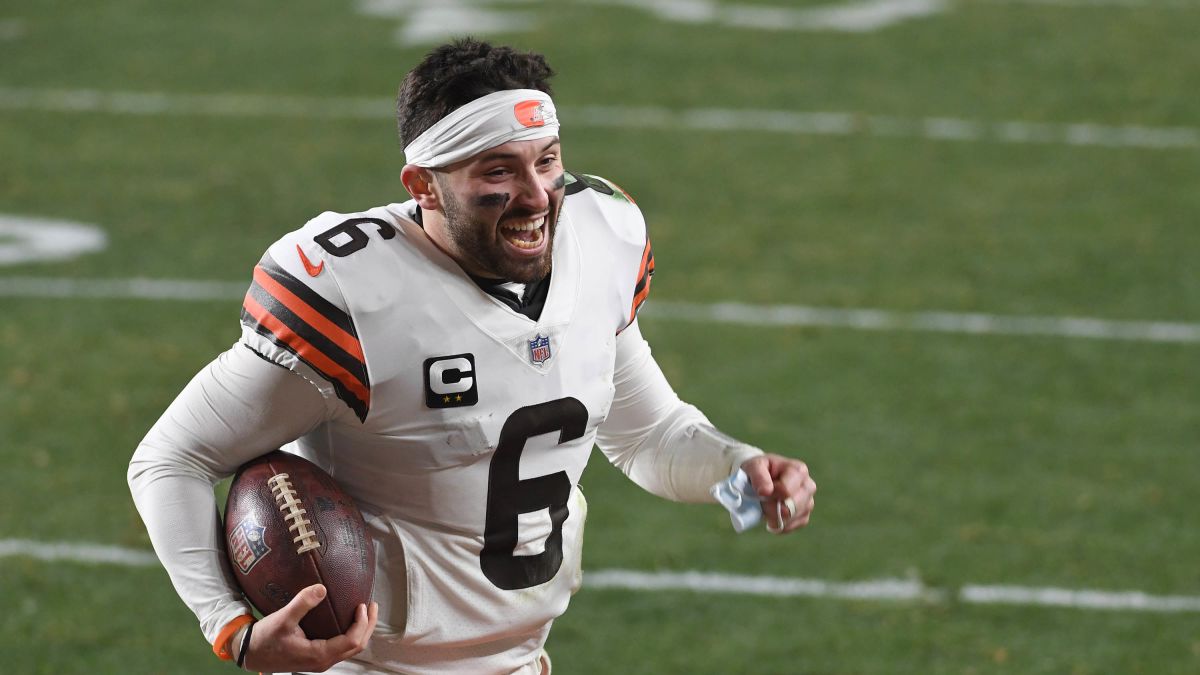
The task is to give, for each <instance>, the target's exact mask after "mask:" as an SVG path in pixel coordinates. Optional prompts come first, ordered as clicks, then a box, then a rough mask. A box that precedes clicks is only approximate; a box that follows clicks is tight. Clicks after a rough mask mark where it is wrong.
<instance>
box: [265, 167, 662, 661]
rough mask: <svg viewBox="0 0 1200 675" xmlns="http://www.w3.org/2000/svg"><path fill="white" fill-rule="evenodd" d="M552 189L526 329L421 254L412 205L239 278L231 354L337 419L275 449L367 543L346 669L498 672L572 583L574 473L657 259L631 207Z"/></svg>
mask: <svg viewBox="0 0 1200 675" xmlns="http://www.w3.org/2000/svg"><path fill="white" fill-rule="evenodd" d="M567 179H568V184H567V188H566V193H567V196H566V197H565V198H564V202H563V206H562V210H561V217H560V220H559V222H558V227H557V232H556V234H555V236H554V242H553V243H554V248H553V272H552V276H551V280H550V288H549V293H548V296H547V298H546V302H545V306H544V308H543V310H542V313H541V316H540V318H539V319H538V320H536V321H534V320H532V319H530V318H528V317H525V316H522V315H520V314H518V313H516V312H514V311H513V310H511V309H510V308H509V307H507V306H505V305H504V304H503V303H502V302H501V301H499V300H498V299H496V298H494V297H492V296H491V295H488V294H487V293H485V292H484V291H482V290H481V289H480V288H479V286H478V285H476V283H475V282H474V281H472V280H471V278H470V277H468V276H467V275H466V274H465V273H464V272H463V271H462V270H461V268H459V266H458V265H457V264H456V263H455V262H454V261H453V260H452V259H450V258H449V257H448V256H446V255H445V254H444V253H442V252H441V251H440V250H439V249H438V248H437V247H435V246H434V245H433V244H432V242H430V240H429V239H428V238H427V237H426V236H425V234H424V232H423V231H422V230H421V228H420V226H419V225H418V224H417V223H416V222H414V220H413V217H414V214H415V212H416V209H417V207H416V205H415V203H414V202H408V203H405V204H392V205H388V206H384V207H380V208H375V209H371V210H369V211H365V212H362V213H354V214H339V213H331V212H327V213H324V214H322V215H320V216H318V217H317V218H315V219H313V220H312V221H310V222H309V223H308V224H306V225H305V226H304V227H303V228H301V229H300V230H297V231H295V232H292V233H290V234H288V235H287V236H285V237H283V238H282V239H281V240H279V241H278V242H276V243H275V244H274V245H272V246H271V247H270V249H269V250H268V252H267V254H266V255H265V256H264V257H263V259H262V261H261V262H260V263H259V265H258V266H257V267H256V268H255V270H254V284H253V285H252V287H251V289H250V291H249V293H248V294H247V296H246V301H245V304H244V308H243V314H242V321H243V336H242V341H243V342H244V343H245V344H246V345H247V346H249V347H250V348H252V349H254V350H255V351H256V352H258V353H259V354H260V355H262V356H264V357H265V358H267V359H269V360H271V361H274V362H275V363H278V364H280V365H283V366H285V367H288V368H291V369H293V370H296V371H297V372H299V373H301V374H302V375H304V376H305V377H308V378H309V379H311V380H313V382H314V383H315V384H316V385H317V386H318V387H319V388H321V389H322V391H324V392H325V393H326V394H327V398H328V399H329V400H330V401H331V402H333V404H334V406H335V410H334V414H332V415H331V418H330V420H328V421H326V422H325V423H323V424H321V425H319V426H317V427H316V428H315V429H314V430H313V431H312V432H310V433H309V434H307V435H305V436H303V437H302V438H300V439H299V440H297V441H296V442H295V444H294V447H293V448H289V449H291V450H293V451H295V452H298V453H299V454H302V455H304V456H306V457H308V458H309V459H312V460H313V461H315V462H316V463H317V464H319V465H321V466H322V467H324V468H325V469H326V470H328V471H329V472H330V473H331V474H332V475H333V477H334V479H336V480H337V482H338V483H339V484H340V485H341V486H342V487H343V488H344V489H345V490H346V491H347V492H348V493H349V494H351V495H353V496H354V497H355V498H356V499H357V500H358V502H359V504H360V506H361V507H362V509H363V511H364V515H365V517H366V519H367V521H368V526H369V528H370V529H371V530H372V532H373V534H374V537H375V541H376V548H377V553H378V556H377V560H378V568H377V570H376V580H375V592H374V599H375V600H376V601H377V602H379V603H380V610H381V612H380V619H379V629H378V631H377V632H376V635H375V637H374V638H373V639H372V641H371V644H370V645H369V647H368V648H367V650H366V651H365V652H363V653H362V654H360V655H359V656H358V657H356V658H355V659H354V661H355V662H357V665H354V664H347V666H346V667H347V669H357V670H353V672H361V669H362V668H363V666H366V667H371V666H374V667H377V668H380V669H385V670H389V671H395V672H404V673H450V672H457V673H465V672H471V673H491V672H496V673H501V672H504V673H511V672H514V671H516V670H517V669H519V668H521V667H522V666H525V665H527V664H529V663H530V662H532V661H533V660H534V659H536V658H537V655H538V653H539V650H540V649H541V647H542V645H543V643H544V642H545V639H546V635H547V633H548V631H549V628H550V623H551V622H552V621H553V619H554V618H555V617H557V616H558V615H560V614H561V613H562V612H563V611H564V610H565V609H566V606H567V601H568V599H569V597H570V595H571V594H572V593H573V592H574V591H575V590H576V589H577V588H578V586H579V584H580V581H581V571H580V554H581V549H582V535H583V523H584V518H585V516H586V512H587V507H586V503H585V501H584V499H583V495H582V494H581V493H580V491H579V488H578V483H579V478H580V475H581V474H582V472H583V470H584V466H585V465H586V464H587V461H588V456H589V454H590V452H591V449H592V446H593V443H594V441H595V436H596V430H597V427H598V425H599V424H600V423H601V422H602V421H603V420H604V419H605V418H606V416H607V415H608V412H609V409H610V406H611V404H612V399H613V392H614V388H613V368H614V358H615V349H616V335H617V334H618V333H619V332H620V331H621V330H622V329H624V328H625V327H626V326H628V325H629V324H630V322H631V321H632V320H633V318H634V317H635V315H636V312H637V309H638V307H639V306H640V304H641V303H642V302H643V301H644V300H645V298H646V294H647V292H648V290H649V281H650V279H649V276H650V274H651V273H652V271H653V257H652V254H651V252H650V246H649V241H648V239H647V236H646V227H645V223H644V221H643V218H642V215H641V213H640V211H639V210H638V208H637V207H636V206H635V205H634V204H633V203H632V201H631V200H630V199H629V198H628V196H627V195H625V194H624V193H623V192H622V191H621V190H620V189H619V188H615V186H613V185H612V184H610V183H608V182H605V181H603V180H601V179H597V178H594V177H591V176H573V175H571V174H567Z"/></svg>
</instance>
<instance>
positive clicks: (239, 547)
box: [229, 518, 271, 574]
mask: <svg viewBox="0 0 1200 675" xmlns="http://www.w3.org/2000/svg"><path fill="white" fill-rule="evenodd" d="M266 531H267V528H265V527H263V526H262V525H259V524H258V523H256V522H254V521H253V520H250V519H249V518H247V519H246V520H243V521H242V522H240V523H238V524H237V527H236V528H235V529H234V531H233V533H232V534H231V535H230V536H229V556H230V558H232V559H233V562H234V563H235V564H236V565H237V566H238V569H240V570H241V571H242V574H249V573H250V568H251V567H254V566H255V565H256V564H258V561H259V560H262V559H263V558H264V557H266V555H267V554H268V553H270V552H271V548H270V547H269V546H267V542H266V541H264V540H263V533H264V532H266Z"/></svg>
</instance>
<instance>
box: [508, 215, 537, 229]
mask: <svg viewBox="0 0 1200 675" xmlns="http://www.w3.org/2000/svg"><path fill="white" fill-rule="evenodd" d="M545 222H546V218H545V216H543V217H541V218H538V219H537V220H531V221H529V222H526V223H509V224H507V225H502V226H501V227H502V228H503V229H505V230H515V231H517V232H529V231H531V230H537V229H540V228H541V227H542V224H543V223H545Z"/></svg>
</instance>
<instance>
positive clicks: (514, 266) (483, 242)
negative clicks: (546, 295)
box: [442, 190, 558, 284]
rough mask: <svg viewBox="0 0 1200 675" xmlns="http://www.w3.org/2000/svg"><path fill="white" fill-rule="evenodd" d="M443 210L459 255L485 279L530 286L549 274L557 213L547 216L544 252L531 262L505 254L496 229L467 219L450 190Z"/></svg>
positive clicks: (514, 214) (517, 213) (523, 214)
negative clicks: (485, 276)
mask: <svg viewBox="0 0 1200 675" xmlns="http://www.w3.org/2000/svg"><path fill="white" fill-rule="evenodd" d="M442 207H443V209H445V216H446V232H447V234H449V235H450V239H451V240H452V241H453V242H454V245H455V247H457V248H458V251H459V253H460V254H461V255H462V256H463V257H464V258H465V259H466V261H467V262H468V263H470V264H471V265H472V266H473V267H475V268H477V269H479V270H481V271H483V272H484V273H486V274H487V275H488V276H492V277H494V278H496V279H503V280H505V281H515V282H517V283H522V284H529V283H533V282H535V281H538V280H540V279H542V278H544V277H545V276H546V275H547V274H549V273H550V261H551V258H552V255H551V254H552V253H553V251H554V231H555V229H556V228H557V226H558V212H557V211H555V212H552V213H550V214H549V215H548V216H547V223H548V227H547V228H546V236H547V237H549V240H548V241H547V242H546V251H545V252H544V253H543V254H542V255H540V256H538V257H537V258H533V259H531V260H525V261H521V260H515V259H513V258H512V257H510V256H507V255H505V254H504V251H503V249H502V248H501V246H503V244H501V243H499V242H497V240H496V236H497V235H496V230H495V228H494V226H493V225H491V224H490V223H483V222H478V221H472V220H469V219H468V217H467V216H466V215H465V213H464V209H463V207H462V203H461V202H459V201H458V198H457V197H455V196H454V193H453V192H451V191H450V190H443V192H442ZM530 215H533V214H532V212H522V211H513V212H511V213H506V214H505V218H506V219H510V220H511V219H519V218H523V217H526V216H530Z"/></svg>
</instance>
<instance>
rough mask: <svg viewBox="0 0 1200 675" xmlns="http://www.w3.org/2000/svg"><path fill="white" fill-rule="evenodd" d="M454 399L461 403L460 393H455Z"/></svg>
mask: <svg viewBox="0 0 1200 675" xmlns="http://www.w3.org/2000/svg"><path fill="white" fill-rule="evenodd" d="M454 400H455V401H458V402H460V403H461V402H462V394H456V395H455V396H454Z"/></svg>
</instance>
